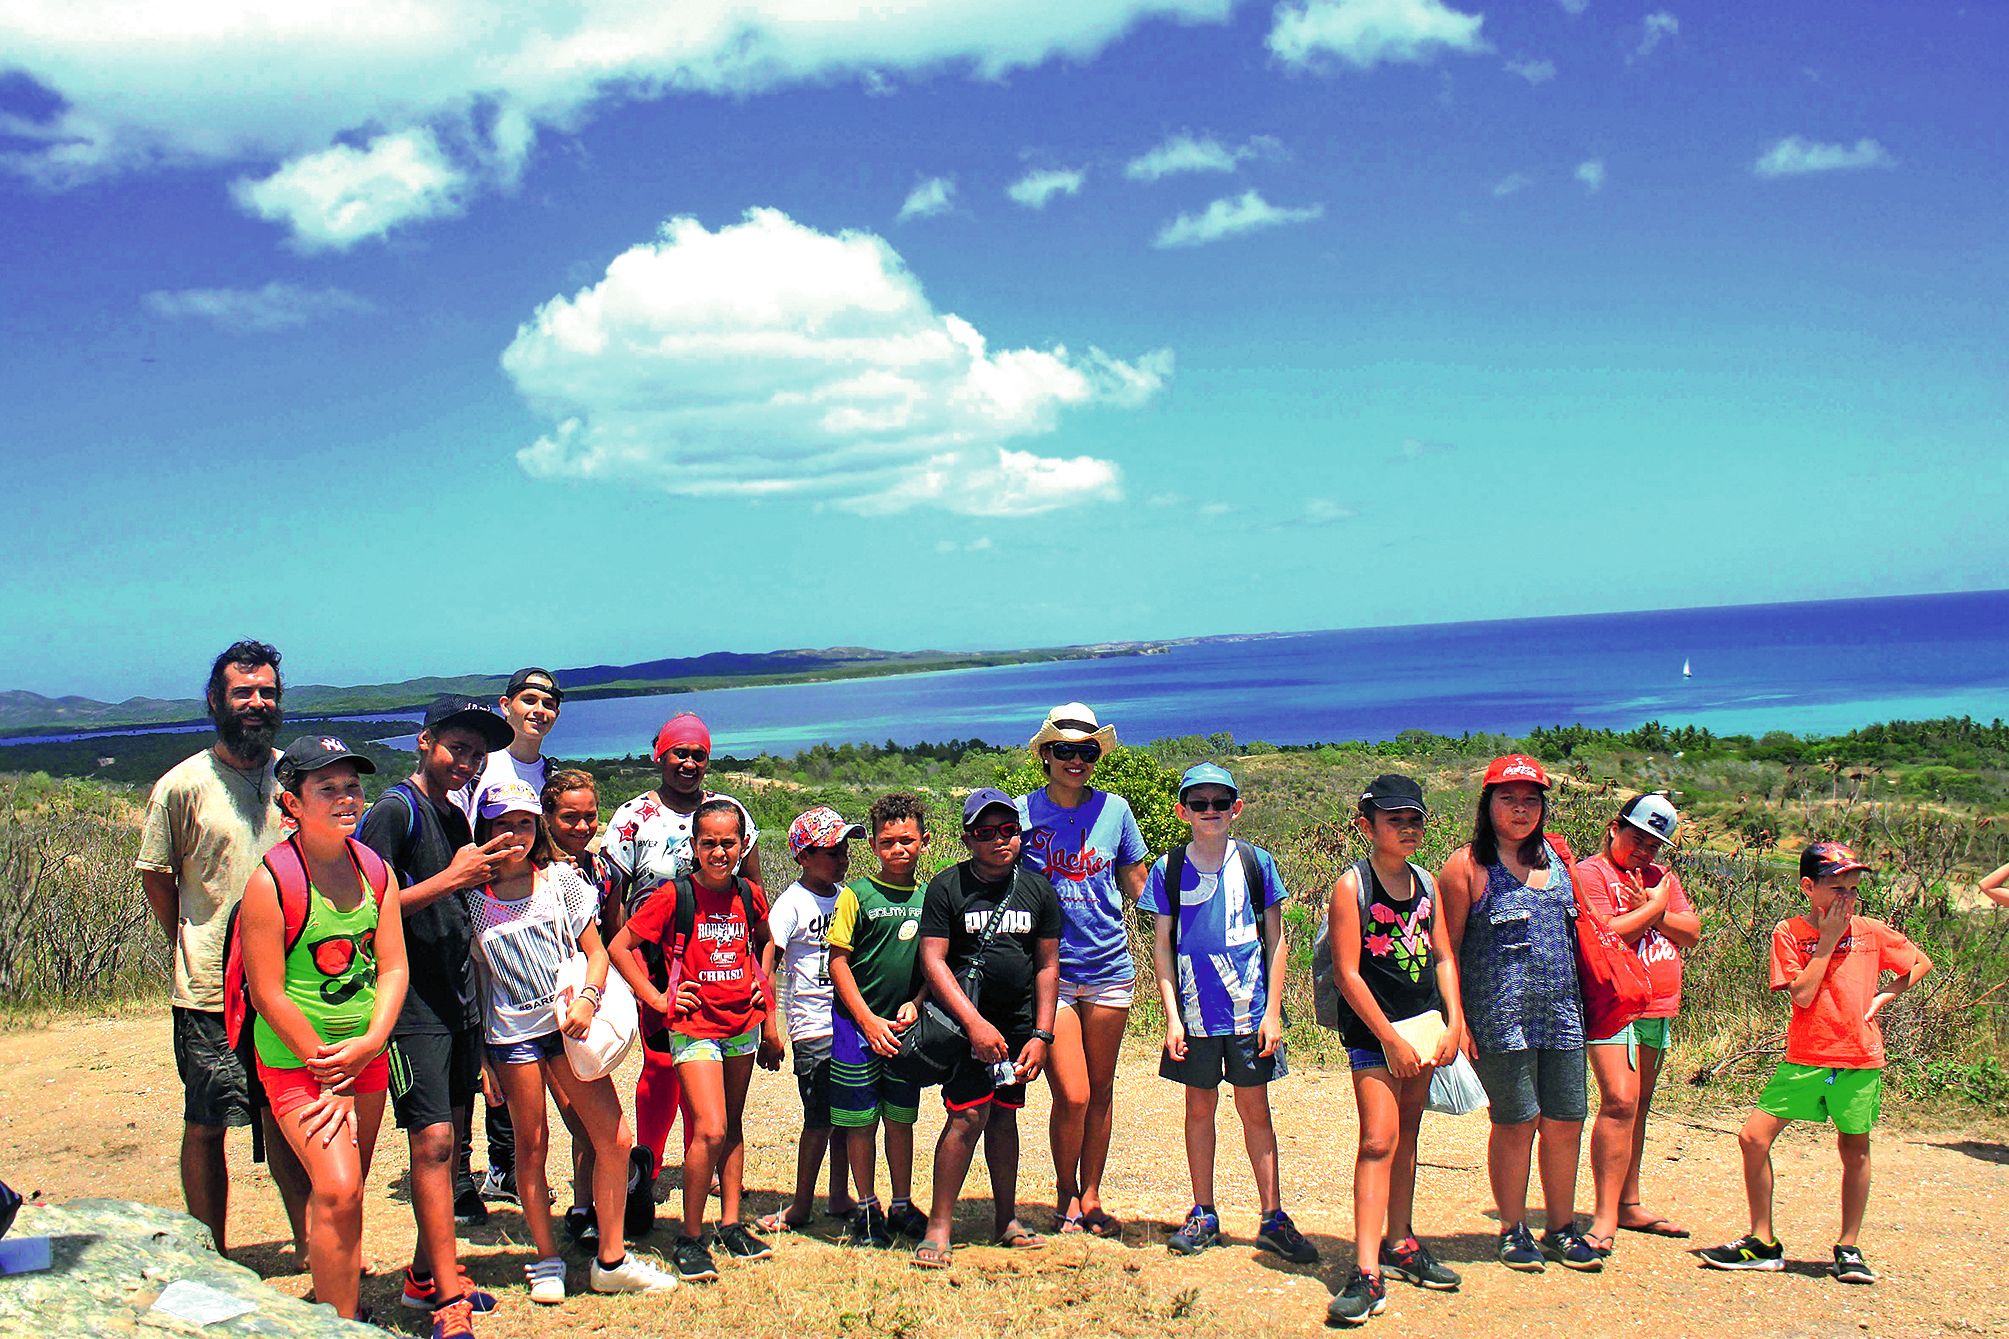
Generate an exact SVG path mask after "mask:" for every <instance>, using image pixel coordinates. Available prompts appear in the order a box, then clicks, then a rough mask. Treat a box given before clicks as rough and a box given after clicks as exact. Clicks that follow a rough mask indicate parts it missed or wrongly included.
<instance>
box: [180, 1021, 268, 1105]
mask: <svg viewBox="0 0 2009 1339" xmlns="http://www.w3.org/2000/svg"><path fill="white" fill-rule="evenodd" d="M246 1031H249V1029H248V1028H247V1029H246ZM174 1070H175V1073H177V1074H179V1075H181V1092H182V1098H181V1118H182V1119H183V1120H185V1121H187V1122H188V1123H189V1124H190V1125H249V1124H251V1081H250V1080H249V1079H248V1078H247V1077H246V1075H245V1072H244V1060H243V1059H242V1057H240V1056H239V1055H238V1054H237V1053H236V1052H235V1051H232V1050H231V1049H230V1042H229V1040H228V1039H227V1037H226V1035H225V1033H224V1030H223V1015H222V1014H221V1013H220V1012H218V1013H212V1012H211V1011H209V1010H207V1009H182V1008H176V1009H175V1011H174Z"/></svg>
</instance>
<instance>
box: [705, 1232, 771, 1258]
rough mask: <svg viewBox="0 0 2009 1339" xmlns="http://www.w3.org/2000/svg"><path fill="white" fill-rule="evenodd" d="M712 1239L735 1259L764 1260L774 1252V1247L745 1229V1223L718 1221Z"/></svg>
mask: <svg viewBox="0 0 2009 1339" xmlns="http://www.w3.org/2000/svg"><path fill="white" fill-rule="evenodd" d="M714 1240H716V1241H717V1242H718V1245H719V1249H720V1250H722V1251H724V1252H725V1253H726V1254H727V1255H729V1256H731V1257H732V1258H733V1259H735V1260H765V1259H767V1257H768V1256H770V1255H773V1254H774V1247H772V1246H770V1245H768V1244H767V1243H766V1242H764V1241H762V1240H761V1239H760V1238H759V1237H756V1236H754V1235H753V1233H751V1232H749V1231H747V1227H746V1224H745V1223H720V1224H719V1229H718V1235H717V1236H716V1237H715V1238H714Z"/></svg>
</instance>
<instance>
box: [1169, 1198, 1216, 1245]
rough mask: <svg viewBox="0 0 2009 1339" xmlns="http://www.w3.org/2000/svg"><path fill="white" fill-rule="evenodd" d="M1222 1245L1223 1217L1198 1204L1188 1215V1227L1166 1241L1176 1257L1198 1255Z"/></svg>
mask: <svg viewBox="0 0 2009 1339" xmlns="http://www.w3.org/2000/svg"><path fill="white" fill-rule="evenodd" d="M1220 1244H1221V1216H1220V1215H1219V1214H1217V1213H1215V1212H1214V1211H1213V1210H1212V1209H1208V1208H1204V1207H1202V1206H1200V1205H1198V1204H1195V1205H1194V1206H1193V1210H1192V1212H1191V1213H1189V1214H1187V1215H1186V1226H1184V1227H1182V1228H1180V1229H1179V1230H1178V1231H1177V1232H1174V1233H1173V1234H1172V1235H1171V1236H1169V1237H1167V1238H1166V1239H1165V1246H1166V1248H1167V1249H1168V1250H1170V1251H1171V1252H1172V1254H1174V1255H1198V1254H1199V1253H1200V1252H1201V1251H1204V1250H1206V1249H1207V1248H1208V1247H1209V1246H1219V1245H1220Z"/></svg>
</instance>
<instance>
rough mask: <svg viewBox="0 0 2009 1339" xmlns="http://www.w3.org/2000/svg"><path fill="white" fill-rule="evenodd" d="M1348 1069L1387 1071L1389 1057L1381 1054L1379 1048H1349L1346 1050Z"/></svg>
mask: <svg viewBox="0 0 2009 1339" xmlns="http://www.w3.org/2000/svg"><path fill="white" fill-rule="evenodd" d="M1346 1067H1347V1068H1348V1069H1352V1070H1362V1069H1387V1068H1388V1057H1387V1056H1385V1055H1383V1054H1382V1053H1381V1048H1380V1047H1378V1046H1376V1047H1366V1046H1349V1047H1347V1048H1346Z"/></svg>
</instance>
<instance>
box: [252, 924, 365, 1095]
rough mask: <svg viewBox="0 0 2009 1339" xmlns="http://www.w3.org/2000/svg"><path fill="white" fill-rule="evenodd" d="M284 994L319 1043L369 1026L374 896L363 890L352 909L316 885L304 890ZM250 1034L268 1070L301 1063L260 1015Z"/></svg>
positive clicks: (340, 1039)
mask: <svg viewBox="0 0 2009 1339" xmlns="http://www.w3.org/2000/svg"><path fill="white" fill-rule="evenodd" d="M286 998H287V999H289V1000H291V1001H293V1003H294V1004H296V1005H298V1006H299V1009H300V1012H301V1013H302V1014H304V1015H306V1018H307V1021H308V1022H309V1023H310V1024H312V1025H313V1028H314V1031H315V1032H316V1033H317V1034H318V1035H319V1036H320V1038H321V1040H322V1041H324V1042H344V1041H348V1040H349V1039H351V1038H352V1037H360V1036H362V1035H363V1034H364V1033H365V1032H367V1031H369V1030H370V1016H371V1015H372V1014H373V1013H374V1012H375V1010H376V1007H377V899H376V898H374V897H372V896H370V890H369V889H368V888H364V889H363V900H362V901H361V902H359V903H358V904H357V905H356V907H355V908H354V910H351V911H340V910H337V909H336V907H335V905H334V903H332V902H330V901H329V900H328V899H327V897H326V896H324V895H323V894H322V892H321V890H320V889H319V888H315V887H313V886H311V885H309V887H308V889H307V923H306V924H305V925H304V926H302V927H301V929H300V938H299V941H298V942H297V943H295V944H294V945H293V950H292V952H290V953H288V954H287V955H286ZM251 1035H252V1038H253V1040H254V1041H255V1043H256V1044H257V1047H258V1058H259V1059H260V1060H263V1061H264V1062H265V1063H266V1064H267V1065H268V1066H270V1067H271V1068H273V1069H299V1068H301V1067H302V1066H304V1065H305V1064H306V1063H307V1062H306V1060H305V1058H303V1057H301V1056H297V1055H294V1054H293V1053H292V1052H291V1051H289V1050H287V1049H286V1043H285V1042H283V1041H281V1040H280V1039H279V1034H278V1033H276V1032H274V1031H273V1030H272V1028H271V1025H270V1024H268V1023H267V1022H266V1021H265V1016H264V1015H263V1014H260V1015H259V1016H258V1017H257V1019H256V1020H255V1021H254V1022H253V1023H252V1027H251Z"/></svg>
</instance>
